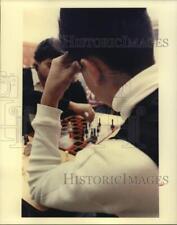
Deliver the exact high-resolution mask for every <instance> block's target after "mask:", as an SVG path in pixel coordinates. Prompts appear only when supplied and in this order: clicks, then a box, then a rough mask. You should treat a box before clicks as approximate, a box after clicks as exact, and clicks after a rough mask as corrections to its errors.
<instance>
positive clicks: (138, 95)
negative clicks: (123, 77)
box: [112, 65, 158, 120]
mask: <svg viewBox="0 0 177 225" xmlns="http://www.w3.org/2000/svg"><path fill="white" fill-rule="evenodd" d="M157 88H158V70H157V66H156V65H153V66H151V67H149V68H147V69H146V70H144V71H142V72H141V73H139V74H137V75H136V76H135V77H133V78H132V79H130V80H129V81H128V82H127V83H125V84H124V85H123V86H122V87H121V88H120V89H119V91H118V92H117V93H116V95H115V96H114V99H113V102H112V108H113V109H114V110H115V111H117V112H120V114H121V117H122V119H123V120H126V119H127V118H128V117H129V116H130V114H131V111H132V109H133V108H134V106H135V105H136V104H137V103H139V102H140V101H141V100H143V99H144V98H145V97H147V96H148V95H150V94H151V93H152V92H154V91H155V90H156V89H157Z"/></svg>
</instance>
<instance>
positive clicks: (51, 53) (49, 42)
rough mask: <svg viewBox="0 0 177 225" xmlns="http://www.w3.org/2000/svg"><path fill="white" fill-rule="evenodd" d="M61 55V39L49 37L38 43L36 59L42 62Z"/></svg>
mask: <svg viewBox="0 0 177 225" xmlns="http://www.w3.org/2000/svg"><path fill="white" fill-rule="evenodd" d="M60 55H62V52H61V49H60V47H59V40H58V39H56V38H47V39H45V40H43V41H41V42H40V43H39V44H38V46H37V48H36V50H35V53H34V59H35V60H36V61H37V62H39V63H40V62H42V61H44V60H46V59H54V58H56V57H58V56H60Z"/></svg>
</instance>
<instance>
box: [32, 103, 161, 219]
mask: <svg viewBox="0 0 177 225" xmlns="http://www.w3.org/2000/svg"><path fill="white" fill-rule="evenodd" d="M60 113H61V111H60V110H58V109H56V108H52V107H48V106H44V105H38V110H37V115H36V117H35V119H34V121H33V127H34V129H35V136H34V139H33V145H32V152H31V156H30V163H29V169H28V172H29V175H30V179H29V185H30V190H31V195H32V198H33V199H34V200H35V201H36V202H37V203H39V204H41V205H43V206H46V207H49V208H56V209H62V210H68V211H80V212H104V213H110V214H116V215H119V216H140V215H141V216H149V215H150V216H157V211H158V185H157V184H155V183H154V182H151V183H149V184H148V185H147V183H146V184H145V183H143V182H140V183H139V184H137V185H136V184H135V183H134V180H133V181H132V182H133V183H131V184H130V181H131V179H134V178H135V177H143V179H147V177H156V176H158V171H157V167H156V166H155V164H154V163H153V161H152V160H151V159H150V158H149V157H148V156H147V155H145V154H144V153H143V152H141V151H139V150H138V149H136V148H135V147H134V146H132V145H131V144H129V143H127V142H125V141H121V140H120V141H118V140H108V141H105V142H102V143H101V144H99V145H93V144H90V145H88V146H87V147H86V148H85V149H84V150H82V151H80V152H79V153H78V154H77V156H76V157H75V159H74V160H72V161H68V162H64V163H62V162H61V157H60V154H59V151H58V145H59V141H60V130H61V126H60V121H59V117H60ZM125 177H126V179H127V181H126V180H125ZM129 177H130V178H131V179H129ZM140 202H141V204H140Z"/></svg>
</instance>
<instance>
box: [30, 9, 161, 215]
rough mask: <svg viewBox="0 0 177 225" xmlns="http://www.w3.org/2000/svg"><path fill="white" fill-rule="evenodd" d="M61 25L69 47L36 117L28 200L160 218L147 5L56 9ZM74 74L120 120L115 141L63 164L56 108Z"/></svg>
mask: <svg viewBox="0 0 177 225" xmlns="http://www.w3.org/2000/svg"><path fill="white" fill-rule="evenodd" d="M59 29H60V32H59V34H60V41H61V46H62V48H63V50H64V51H68V52H67V53H65V54H64V55H63V56H61V57H59V58H56V59H55V60H53V61H52V66H51V69H50V72H49V77H48V79H47V83H46V86H45V90H44V93H43V96H42V99H41V105H38V111H37V116H36V118H35V120H34V122H33V126H34V129H35V130H36V131H37V133H36V135H35V137H34V142H33V148H32V154H31V159H30V167H29V174H30V181H29V184H30V187H31V194H32V196H33V198H34V199H35V200H36V201H37V202H38V203H40V204H42V205H45V206H48V207H54V208H57V209H65V210H68V211H69V210H73V209H75V210H77V211H83V212H89V211H95V212H103V213H108V214H114V215H117V216H120V217H156V216H158V181H157V180H158V77H157V70H156V66H155V65H153V64H154V57H153V37H152V28H151V23H150V19H149V17H148V14H147V12H146V9H144V8H114V9H111V8H104V9H99V8H97V9H93V8H92V9H61V11H60V20H59ZM71 59H72V60H71ZM69 60H71V62H70V63H69ZM78 71H82V73H83V76H84V79H85V81H86V84H87V86H88V87H89V89H90V90H91V91H92V92H93V93H94V94H95V95H96V97H97V98H99V99H100V100H101V101H103V102H104V103H105V104H107V105H108V106H111V107H112V108H113V109H114V110H115V111H117V112H120V114H121V116H122V118H123V120H124V124H123V125H122V127H121V128H120V131H119V132H118V133H117V134H116V136H114V137H112V139H109V140H107V141H104V142H102V143H101V144H99V145H93V144H91V145H88V146H87V147H86V148H85V149H84V150H82V151H81V152H79V153H78V154H77V156H76V158H75V160H74V161H69V162H67V163H64V164H61V163H60V156H58V151H57V146H58V140H59V139H60V133H59V130H60V125H58V124H56V121H58V117H59V115H60V112H59V111H58V110H57V109H56V107H57V105H58V102H59V101H60V100H61V97H62V95H63V89H66V88H67V87H68V85H69V84H70V82H72V80H73V77H74V74H75V73H76V72H78ZM58 73H60V74H61V76H60V77H58V76H57V74H58ZM47 118H48V119H47ZM44 123H45V125H44ZM44 128H45V129H44ZM48 133H50V135H48ZM56 134H59V135H58V136H57V135H56ZM39 136H40V138H39ZM41 137H42V138H41ZM43 159H44V160H43ZM46 159H47V160H46ZM98 178H99V179H98Z"/></svg>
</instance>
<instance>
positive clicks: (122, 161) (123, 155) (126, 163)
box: [76, 139, 158, 175]
mask: <svg viewBox="0 0 177 225" xmlns="http://www.w3.org/2000/svg"><path fill="white" fill-rule="evenodd" d="M89 148H90V149H89ZM88 149H89V151H87V150H88ZM85 153H86V154H85ZM77 156H78V159H79V158H82V157H84V158H85V162H86V161H87V160H88V161H90V162H92V163H93V162H95V163H96V164H97V166H98V165H100V166H101V165H105V166H106V165H107V166H108V170H109V171H112V172H113V173H114V172H115V173H116V171H117V172H119V173H121V172H122V173H128V174H132V173H133V174H140V173H141V174H142V175H143V174H147V173H150V174H151V173H153V174H156V173H157V172H158V168H157V166H156V164H155V163H154V162H153V161H152V159H151V158H150V157H149V156H148V155H146V154H145V153H144V152H142V151H141V150H139V149H138V148H136V147H135V146H134V145H132V144H131V143H129V142H127V141H124V140H113V139H111V140H107V141H104V142H102V143H100V144H99V145H90V147H86V148H85V149H84V150H82V151H80V152H79V153H78V155H77ZM86 156H87V157H86ZM76 158H77V157H76ZM86 158H87V159H86ZM110 165H111V167H110ZM107 166H106V167H107ZM113 170H114V171H113Z"/></svg>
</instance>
